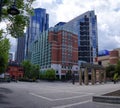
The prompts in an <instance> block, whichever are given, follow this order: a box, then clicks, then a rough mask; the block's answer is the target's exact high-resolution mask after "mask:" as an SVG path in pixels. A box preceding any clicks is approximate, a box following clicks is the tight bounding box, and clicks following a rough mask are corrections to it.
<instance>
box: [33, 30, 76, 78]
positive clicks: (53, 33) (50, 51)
mask: <svg viewBox="0 0 120 108" xmlns="http://www.w3.org/2000/svg"><path fill="white" fill-rule="evenodd" d="M31 62H32V63H34V64H39V65H40V67H41V70H43V71H44V70H46V69H49V68H53V69H54V70H55V71H56V75H58V76H59V78H60V79H61V77H62V76H64V75H66V73H67V72H68V71H74V72H77V71H78V37H77V35H75V34H73V33H71V32H67V31H64V30H57V29H56V28H51V29H49V30H48V31H45V32H43V33H42V34H41V36H39V38H38V39H37V40H36V41H34V43H33V44H32V59H31Z"/></svg>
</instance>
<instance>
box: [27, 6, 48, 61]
mask: <svg viewBox="0 0 120 108" xmlns="http://www.w3.org/2000/svg"><path fill="white" fill-rule="evenodd" d="M48 28H49V15H48V14H47V13H46V9H43V8H36V9H34V15H33V16H31V17H30V23H29V26H28V27H27V31H26V42H25V43H26V44H25V58H26V59H30V58H31V43H32V42H33V41H34V40H36V39H37V38H38V37H39V36H40V34H41V33H42V32H43V31H46V30H47V29H48Z"/></svg>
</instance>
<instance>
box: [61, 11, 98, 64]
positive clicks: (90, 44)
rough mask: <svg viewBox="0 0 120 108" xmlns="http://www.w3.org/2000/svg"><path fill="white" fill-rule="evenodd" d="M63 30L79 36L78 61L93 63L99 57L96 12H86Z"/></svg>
mask: <svg viewBox="0 0 120 108" xmlns="http://www.w3.org/2000/svg"><path fill="white" fill-rule="evenodd" d="M61 28H63V29H64V30H67V31H70V32H72V33H74V34H76V35H78V60H79V61H86V62H89V63H93V60H94V58H95V57H97V55H98V35H97V17H96V15H95V13H94V11H88V12H85V13H84V14H82V15H80V16H78V17H76V18H74V19H72V20H71V21H69V22H67V23H66V24H64V25H63V26H61V27H60V29H61Z"/></svg>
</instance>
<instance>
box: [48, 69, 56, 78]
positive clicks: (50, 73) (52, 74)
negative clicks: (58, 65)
mask: <svg viewBox="0 0 120 108" xmlns="http://www.w3.org/2000/svg"><path fill="white" fill-rule="evenodd" d="M46 79H47V80H55V79H56V72H55V70H54V69H48V70H46Z"/></svg>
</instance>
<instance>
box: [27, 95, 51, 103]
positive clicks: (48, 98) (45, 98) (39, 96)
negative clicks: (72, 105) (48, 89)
mask: <svg viewBox="0 0 120 108" xmlns="http://www.w3.org/2000/svg"><path fill="white" fill-rule="evenodd" d="M29 94H31V95H33V96H36V97H39V98H43V99H46V100H48V101H53V99H50V98H47V97H44V96H41V95H37V94H35V93H29Z"/></svg>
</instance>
